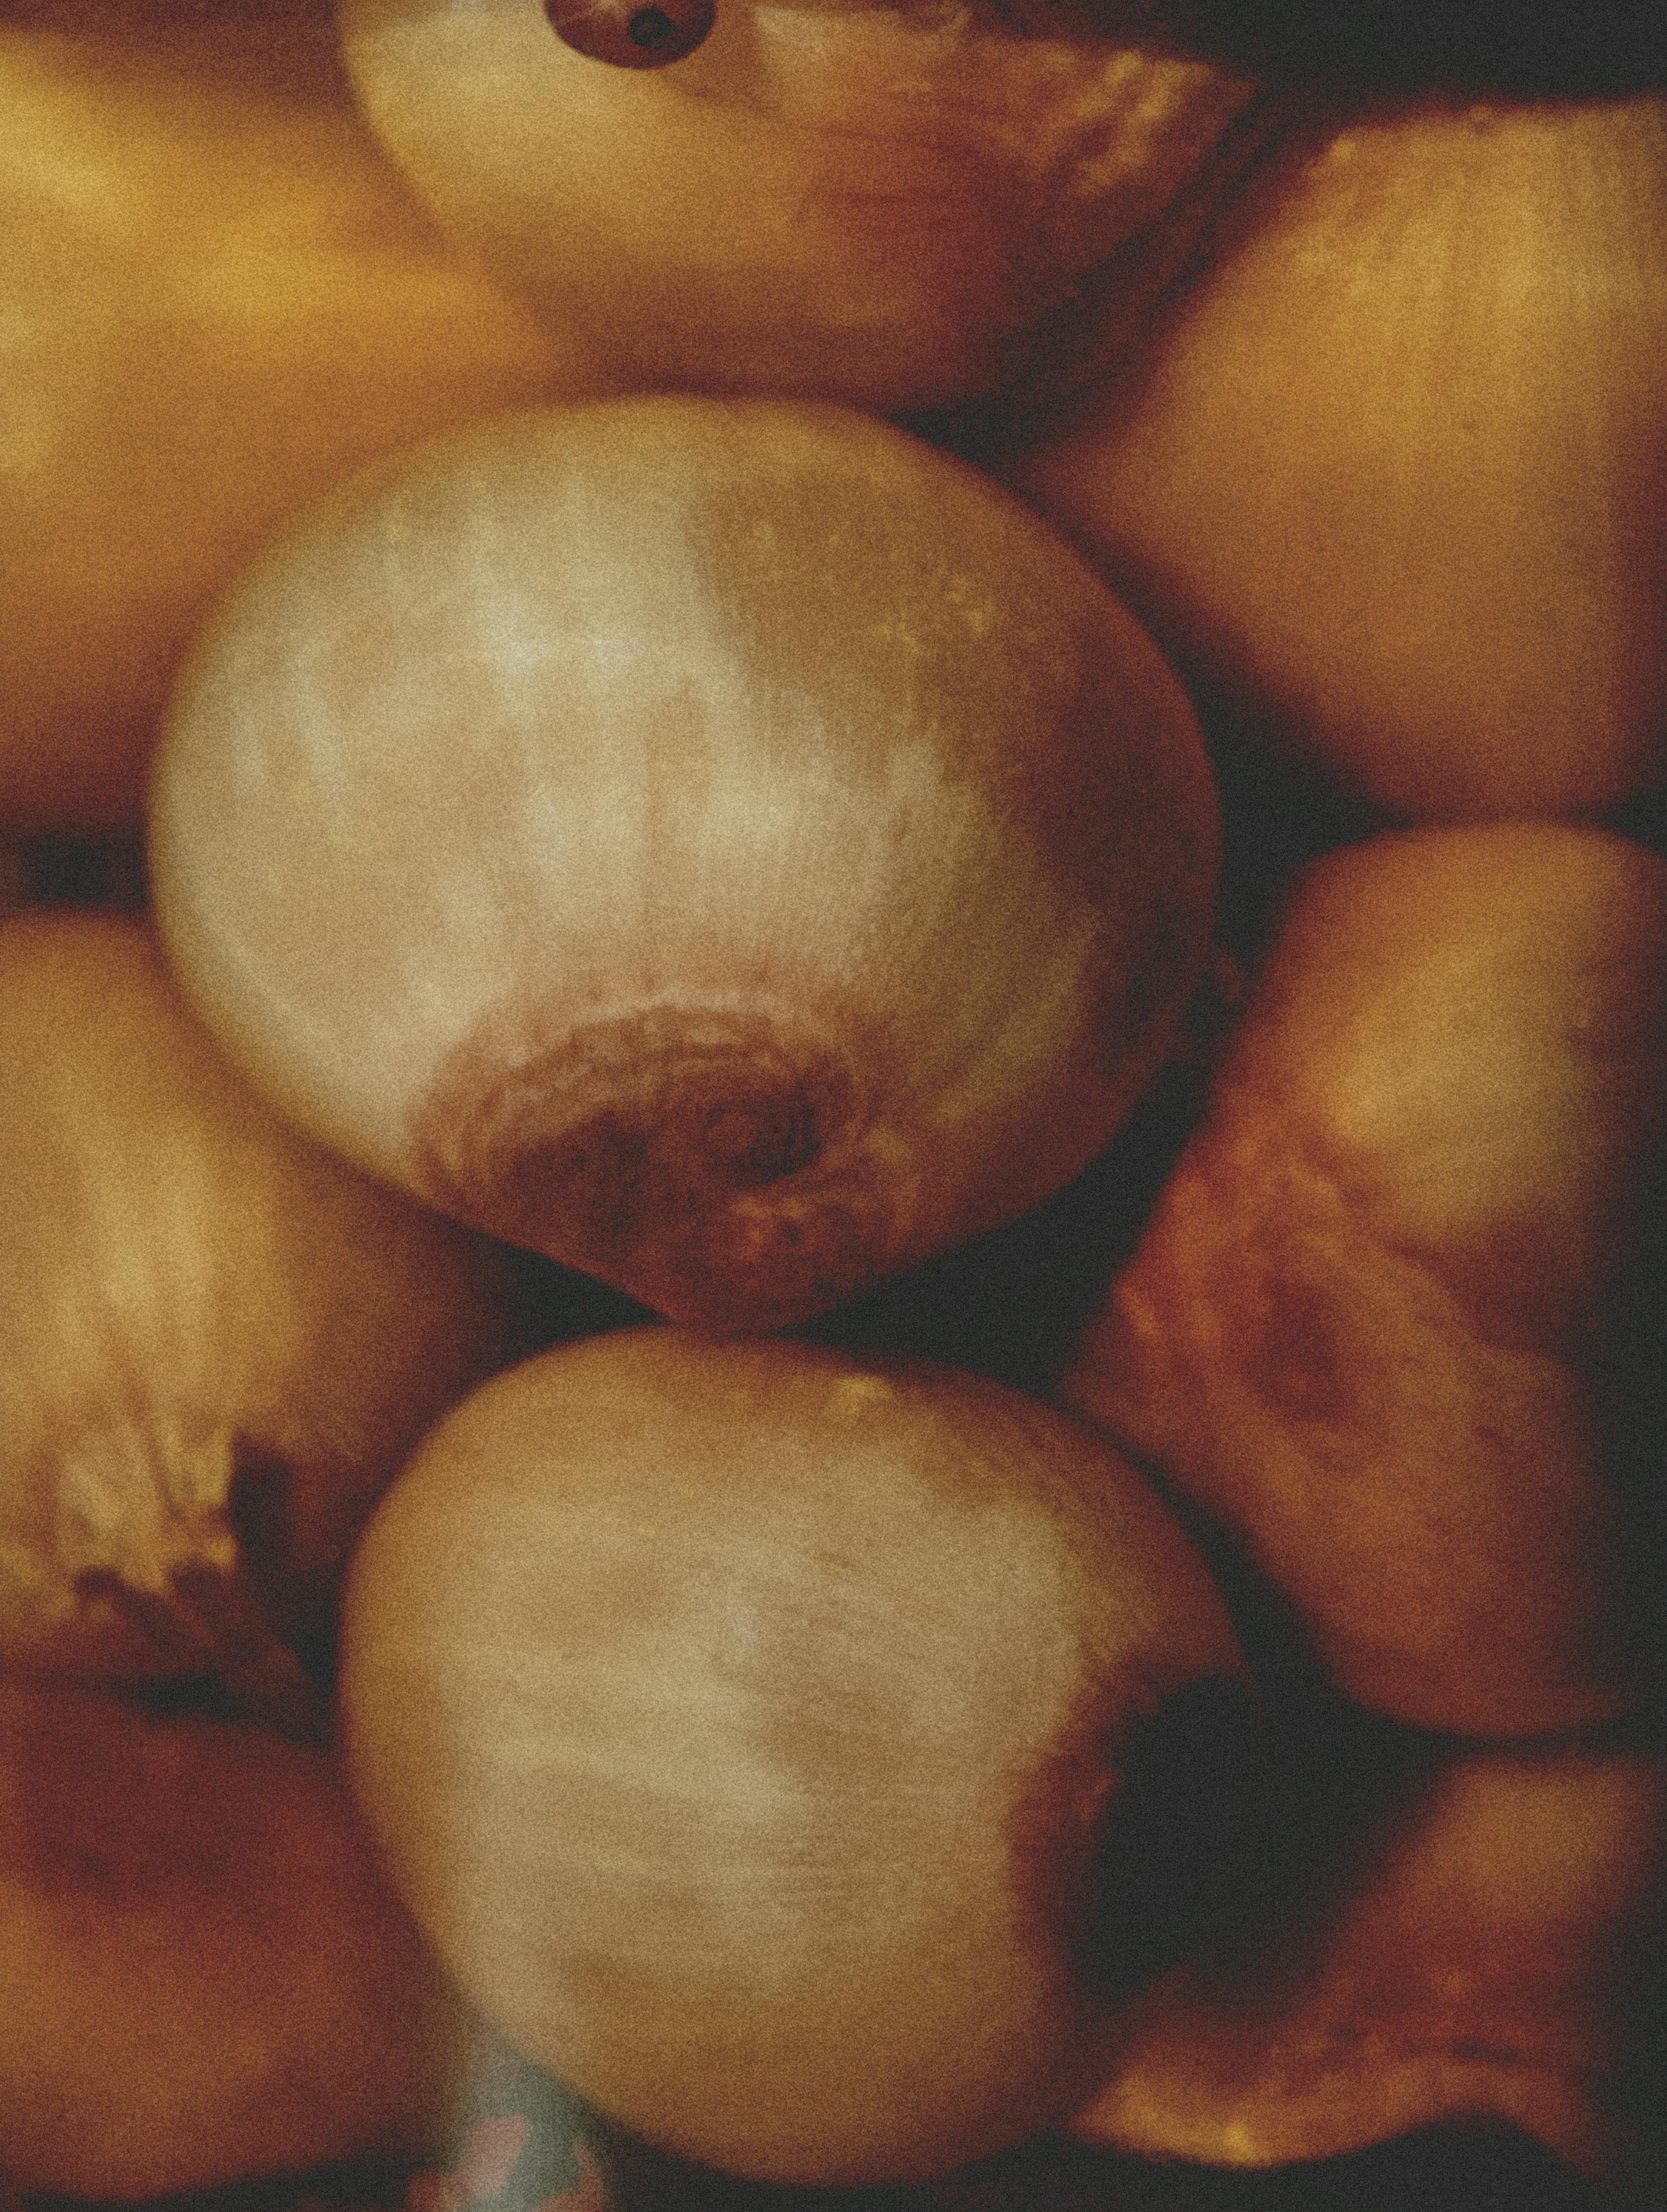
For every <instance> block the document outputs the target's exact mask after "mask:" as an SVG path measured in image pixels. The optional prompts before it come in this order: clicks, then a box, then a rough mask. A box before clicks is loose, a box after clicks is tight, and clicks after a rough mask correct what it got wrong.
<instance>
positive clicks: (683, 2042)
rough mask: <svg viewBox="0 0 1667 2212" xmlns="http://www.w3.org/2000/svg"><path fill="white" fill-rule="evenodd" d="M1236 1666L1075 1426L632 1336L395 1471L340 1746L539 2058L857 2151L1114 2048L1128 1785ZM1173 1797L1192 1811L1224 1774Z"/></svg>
mask: <svg viewBox="0 0 1667 2212" xmlns="http://www.w3.org/2000/svg"><path fill="white" fill-rule="evenodd" d="M1239 1666H1240V1662H1239V1660H1238V1656H1237V1647H1236V1645H1235V1644H1234V1641H1233V1638H1232V1632H1231V1629H1230V1628H1229V1626H1228V1622H1227V1618H1226V1612H1225V1610H1224V1608H1223V1607H1222V1605H1221V1603H1220V1600H1219V1598H1218V1597H1217V1595H1216V1594H1215V1591H1214V1585H1213V1584H1212V1583H1211V1582H1210V1581H1209V1578H1208V1575H1207V1573H1206V1571H1205V1570H1204V1567H1203V1565H1202V1560H1201V1559H1200V1557H1199V1555H1198V1554H1197V1553H1195V1551H1194V1550H1193V1549H1192V1547H1191V1546H1190V1545H1189V1543H1188V1541H1186V1539H1185V1538H1184V1537H1183V1535H1182V1534H1181V1532H1180V1529H1179V1527H1178V1525H1177V1523H1176V1522H1173V1521H1172V1520H1171V1518H1170V1516H1168V1514H1167V1513H1166V1511H1165V1510H1164V1508H1163V1507H1162V1506H1161V1505H1160V1504H1159V1502H1158V1500H1157V1498H1156V1496H1155V1494H1154V1493H1153V1492H1151V1491H1149V1490H1148V1489H1147V1486H1145V1485H1144V1484H1142V1483H1141V1481H1140V1480H1139V1479H1138V1477H1136V1476H1135V1474H1134V1472H1133V1470H1132V1469H1131V1468H1129V1467H1128V1466H1127V1465H1126V1464H1125V1463H1124V1462H1122V1461H1120V1460H1119V1459H1118V1458H1117V1457H1116V1455H1114V1454H1112V1453H1110V1452H1109V1451H1106V1450H1105V1449H1104V1448H1103V1447H1100V1446H1098V1444H1097V1443H1095V1441H1094V1439H1093V1438H1092V1437H1091V1436H1090V1435H1089V1434H1088V1432H1086V1431H1083V1430H1081V1429H1080V1428H1078V1427H1077V1426H1076V1425H1075V1424H1074V1423H1072V1422H1069V1421H1068V1420H1066V1419H1064V1418H1063V1417H1062V1416H1061V1415H1058V1414H1056V1413H1051V1412H1049V1411H1048V1410H1046V1409H1044V1408H1043V1407H1040V1406H1038V1405H1033V1404H1031V1403H1029V1402H1028V1401H1025V1400H1024V1399H1021V1398H1019V1397H1018V1396H1016V1395H1013V1393H1010V1392H1007V1391H1005V1390H1003V1389H1001V1388H1000V1387H999V1386H997V1385H995V1384H993V1383H985V1382H982V1381H979V1380H976V1379H974V1378H973V1377H971V1376H960V1375H957V1374H954V1373H953V1372H952V1371H951V1370H943V1369H933V1368H926V1367H911V1366H903V1365H890V1366H876V1365H867V1364H859V1363H856V1362H855V1361H852V1360H849V1359H847V1358H842V1357H839V1356H837V1355H836V1354H832V1353H829V1352H819V1351H815V1350H812V1349H811V1348H809V1347H806V1346H790V1345H785V1344H764V1345H760V1344H753V1345H727V1346H712V1345H709V1344H705V1343H703V1342H701V1341H699V1340H693V1339H690V1338H687V1337H684V1336H681V1335H679V1334H677V1333H674V1332H670V1331H632V1332H630V1333H627V1334H623V1335H615V1336H611V1337H608V1338H603V1339H599V1340H592V1341H591V1342H589V1343H587V1344H584V1345H581V1346H567V1347H564V1348H563V1349H562V1350H560V1351H558V1352H553V1353H548V1354H545V1355H544V1356H542V1357H541V1358H538V1359H536V1360H533V1361H531V1362H529V1363H527V1364H526V1365H524V1366H522V1367H520V1368H519V1369H516V1370H512V1371H511V1372H510V1373H508V1375H505V1376H501V1377H499V1378H498V1379H497V1380H496V1382H494V1383H490V1384H489V1385H487V1386H486V1388H485V1389H483V1390H482V1391H480V1392H478V1393H477V1394H476V1395H475V1396H474V1397H473V1398H472V1399H471V1400H470V1401H467V1403H466V1404H465V1406H463V1407H460V1408H459V1411H458V1412H457V1413H455V1414H453V1416H451V1417H450V1418H449V1419H447V1421H446V1422H444V1423H443V1424H442V1425H441V1426H440V1428H439V1429H438V1430H436V1431H435V1433H434V1434H433V1435H432V1436H431V1437H429V1439H428V1440H427V1442H426V1443H424V1445H423V1448H422V1449H421V1450H420V1451H419V1453H418V1454H417V1457H416V1459H415V1460H414V1462H412V1464H411V1467H410V1468H408V1469H407V1471H406V1473H405V1474H404V1475H403V1476H402V1477H401V1479H400V1480H399V1482H398V1484H397V1485H396V1486H395V1487H394V1489H393V1490H392V1492H390V1493H389V1494H388V1497H387V1498H386V1500H385V1501H384V1504H383V1505H382V1507H381V1509H380V1510H379V1512H378V1515H377V1517H376V1519H375V1520H374V1522H373V1523H372V1526H371V1528H370V1531H369V1532H368V1535H367V1537H366V1539H365V1541H364V1543H363V1544H362V1547H361V1548H360V1551H359V1553H358V1554H357V1557H356V1562H355V1567H354V1573H353V1577H352V1581H351V1583H350V1592H349V1598H348V1603H347V1609H346V1617H345V1620H344V1662H343V1676H342V1698H343V1710H344V1741H345V1745H346V1750H347V1755H348V1759H349V1765H350V1771H351V1773H352V1775H353V1778H354V1781H355V1786H356V1791H357V1793H358V1796H359V1798H360V1801H361V1802H362V1804H363V1805H364V1807H365V1808H366V1810H367V1813H368V1817H369V1818H370V1820H371V1821H372V1824H373V1825H374V1828H375V1829H376V1832H377V1833H378V1835H379V1837H380V1841H381V1844H382V1846H383V1850H384V1851H385V1854H386V1859H387V1863H388V1865H389V1867H390V1869H391V1870H392V1875H393V1878H394V1881H395V1883H396V1886H397V1887H398V1888H399V1889H400V1891H401V1893H403V1894H404V1896H405V1899H406V1900H407V1902H408V1903H409V1904H410V1905H411V1908H412V1910H413V1911H414V1912H415V1914H416V1917H417V1920H418V1922H419V1924H421V1925H422V1926H423V1929H425V1931H426V1933H427V1934H428V1936H429V1939H430V1941H431V1942H433V1943H434V1944H435V1947H436V1949H437V1952H438V1954H439V1955H440V1957H441V1959H442V1960H444V1961H445V1962H446V1963H447V1966H449V1967H450V1968H451V1969H452V1970H453V1972H455V1973H456V1974H457V1975H458V1977H459V1979H460V1981H461V1983H462V1984H463V1986H464V1987H465V1989H466V1990H468V1991H470V1993H471V1994H472V1996H474V1997H475V1998H476V2000H477V2001H478V2002H479V2003H480V2004H481V2006H482V2007H483V2009H484V2011H485V2012H486V2013H487V2014H488V2015H490V2016H491V2017H493V2018H495V2019H496V2021H497V2022H498V2024H499V2025H500V2026H501V2027H502V2028H503V2029H504V2031H505V2033H507V2034H508V2037H509V2038H510V2039H511V2041H512V2042H514V2043H515V2044H516V2045H518V2046H519V2047H520V2048H521V2049H522V2050H523V2051H526V2054H527V2055H528V2056H529V2057H532V2058H533V2059H534V2060H536V2061H537V2062H538V2063H540V2064H543V2065H545V2066H547V2067H548V2068H549V2069H551V2071H552V2072H553V2073H555V2074H557V2075H558V2076H559V2077H560V2078H561V2079H563V2081H568V2082H569V2083H570V2084H571V2085H572V2086H573V2087H575V2089H576V2090H577V2091H578V2092H579V2093H580V2094H581V2095H582V2096H584V2097H585V2098H587V2099H588V2100H591V2101H592V2102H593V2103H595V2104H597V2105H598V2106H600V2107H601V2108H602V2109H603V2110H604V2111H605V2112H608V2113H610V2114H611V2116H612V2117H614V2118H617V2119H618V2120H621V2121H623V2122H624V2124H626V2125H628V2126H630V2128H632V2129H633V2130H636V2132H638V2133H639V2134H641V2135H642V2136H646V2137H647V2138H648V2139H649V2140H650V2141H652V2142H656V2143H659V2144H660V2145H662V2146H664V2147H666V2148H671V2149H672V2150H674V2151H677V2152H678V2153H679V2154H683V2155H685V2156H689V2157H693V2158H696V2159H698V2160H703V2161H706V2162H709V2163H712V2164H715V2165H717V2166H722V2167H724V2168H726V2169H729V2170H733V2171H735V2172H741V2173H746V2174H751V2175H755V2176H760V2177H765V2178H776V2179H784V2180H789V2181H859V2180H863V2181H866V2180H877V2179H886V2178H896V2177H908V2176H919V2175H923V2174H926V2173H929V2172H933V2171H934V2170H936V2169H939V2168H942V2167H947V2166H952V2165H956V2164H958V2163H960V2162H962V2161H963V2160H966V2159H969V2158H972V2157H976V2156H977V2155H978V2154H980V2153H982V2152H983V2151H987V2150H989V2149H992V2148H995V2147H997V2146H998V2145H1000V2144H1001V2143H1005V2142H1012V2141H1015V2140H1017V2139H1018V2138H1019V2136H1022V2135H1024V2134H1025V2133H1027V2132H1028V2131H1029V2130H1032V2129H1034V2128H1035V2127H1037V2126H1038V2125H1041V2124H1045V2123H1047V2122H1049V2121H1050V2120H1056V2119H1058V2118H1062V2116H1063V2114H1064V2113H1065V2112H1067V2111H1068V2110H1070V2109H1073V2108H1074V2106H1076V2105H1080V2103H1081V2102H1082V2101H1083V2100H1084V2099H1085V2098H1086V2094H1087V2093H1088V2091H1089V2089H1090V2087H1092V2086H1093V2085H1094V2083H1095V2081H1097V2080H1103V2079H1104V2074H1105V2070H1106V2066H1107V2063H1108V2062H1107V2059H1106V2051H1107V2049H1108V2047H1109V2044H1108V2039H1109V2038H1110V2034H1111V2031H1110V2027H1109V2025H1108V2022H1109V2018H1110V2014H1111V2013H1112V2011H1113V2010H1114V2009H1115V2004H1114V1993H1116V1994H1118V1995H1120V1994H1121V1990H1120V1988H1119V1984H1120V1981H1121V1980H1122V1978H1123V1972H1124V1968H1125V1963H1126V1962H1125V1961H1124V1960H1120V1956H1119V1947H1120V1944H1124V1943H1127V1944H1133V1943H1134V1942H1136V1941H1138V1940H1143V1938H1142V1937H1140V1936H1137V1934H1136V1931H1135V1929H1131V1928H1129V1927H1127V1926H1123V1925H1122V1924H1120V1923H1117V1922H1116V1919H1115V1918H1114V1919H1113V1921H1112V1923H1111V1924H1110V1925H1105V1924H1104V1923H1103V1919H1102V1917H1101V1916H1102V1915H1103V1913H1104V1909H1105V1902H1106V1900H1105V1898H1104V1894H1103V1893H1102V1887H1101V1877H1102V1873H1103V1870H1104V1867H1105V1866H1106V1865H1107V1864H1108V1863H1110V1862H1112V1861H1114V1860H1115V1858H1116V1850H1117V1844H1118V1840H1119V1824H1120V1821H1121V1820H1122V1819H1123V1817H1124V1814H1125V1811H1126V1809H1127V1808H1125V1807H1124V1806H1123V1803H1122V1799H1121V1797H1120V1794H1119V1793H1120V1790H1121V1787H1122V1768H1123V1766H1124V1765H1125V1762H1126V1761H1127V1760H1128V1759H1129V1757H1130V1756H1131V1747H1132V1745H1134V1744H1135V1743H1136V1742H1138V1741H1139V1738H1140V1735H1141V1730H1142V1729H1143V1728H1152V1729H1162V1727H1163V1725H1164V1721H1165V1715H1166V1714H1167V1713H1168V1712H1169V1711H1171V1707H1172V1703H1173V1701H1175V1700H1177V1699H1184V1698H1185V1697H1186V1696H1187V1694H1188V1693H1189V1691H1190V1692H1197V1691H1198V1689H1199V1688H1200V1686H1202V1685H1206V1684H1210V1683H1214V1685H1215V1686H1216V1687H1217V1688H1218V1689H1219V1690H1222V1691H1225V1692H1229V1693H1231V1694H1232V1695H1234V1696H1238V1697H1239V1698H1242V1697H1243V1694H1244V1692H1243V1685H1242V1683H1241V1682H1240V1680H1239ZM1174 1786H1175V1787H1177V1789H1179V1790H1182V1791H1183V1794H1186V1793H1189V1794H1187V1795H1186V1802H1188V1803H1189V1805H1191V1807H1192V1808H1193V1814H1192V1817H1193V1818H1194V1819H1195V1820H1196V1821H1197V1822H1199V1823H1200V1824H1202V1825H1203V1826H1208V1825H1209V1823H1210V1821H1211V1820H1212V1819H1213V1818H1214V1817H1215V1816H1216V1815H1218V1814H1220V1804H1219V1802H1218V1801H1219V1798H1220V1794H1221V1790H1222V1787H1223V1772H1222V1771H1197V1772H1193V1773H1190V1774H1189V1775H1187V1776H1184V1777H1181V1778H1177V1779H1176V1781H1175V1784H1174ZM1139 1817H1140V1814H1139V1812H1138V1810H1134V1811H1127V1818H1128V1820H1130V1821H1135V1820H1138V1818H1139ZM1154 1886H1156V1887H1161V1876H1159V1881H1158V1883H1157V1884H1156V1885H1154ZM1119 1904H1120V1908H1121V1909H1123V1910H1127V1911H1130V1912H1131V1913H1132V1914H1133V1915H1134V1916H1135V1917H1136V1918H1139V1917H1142V1916H1143V1915H1147V1914H1149V1913H1151V1912H1153V1911H1155V1910H1156V1909H1157V1906H1156V1905H1155V1902H1154V1900H1153V1899H1151V1898H1150V1897H1148V1896H1147V1895H1145V1894H1141V1895H1139V1896H1137V1897H1136V1898H1135V1899H1134V1901H1133V1903H1132V1904H1131V1903H1130V1901H1129V1898H1128V1897H1127V1896H1124V1897H1123V1898H1122V1899H1120V1900H1119ZM1171 1955H1173V1954H1171ZM1094 1960H1099V1962H1100V1964H1099V1966H1098V1967H1096V1966H1095V1965H1094V1963H1093V1961H1094ZM1155 1970H1156V1968H1155V1965H1154V1966H1153V1971H1155ZM1097 2068H1098V2069H1099V2070H1098V2074H1097V2073H1096V2069H1097Z"/></svg>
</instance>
